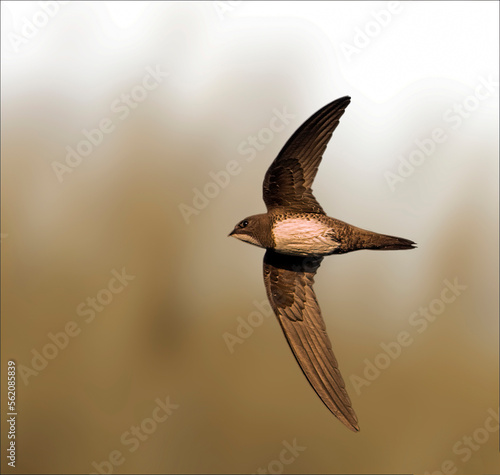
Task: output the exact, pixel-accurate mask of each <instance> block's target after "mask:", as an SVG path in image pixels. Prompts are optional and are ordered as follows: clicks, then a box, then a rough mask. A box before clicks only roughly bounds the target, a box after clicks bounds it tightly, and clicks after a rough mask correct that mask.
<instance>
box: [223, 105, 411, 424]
mask: <svg viewBox="0 0 500 475" xmlns="http://www.w3.org/2000/svg"><path fill="white" fill-rule="evenodd" d="M349 102H350V98H349V97H342V98H340V99H337V100H336V101H333V102H332V103H330V104H328V105H326V106H325V107H323V108H322V109H320V110H319V111H318V112H316V113H315V114H314V115H313V116H312V117H310V118H309V119H308V120H307V121H306V122H305V123H304V124H303V125H302V126H301V127H299V129H298V130H297V131H296V132H295V133H294V134H293V135H292V137H291V138H290V139H289V140H288V141H287V142H286V144H285V145H284V147H283V149H282V150H281V152H280V153H279V155H278V156H277V157H276V159H275V160H274V162H273V163H272V164H271V166H270V167H269V169H268V171H267V173H266V176H265V178H264V184H263V198H264V202H265V204H266V207H267V213H265V214H258V215H254V216H250V217H248V218H245V219H244V220H242V221H240V222H239V223H238V224H237V225H236V226H235V228H234V229H233V231H232V232H231V233H230V236H234V237H235V238H237V239H240V240H242V241H245V242H248V243H250V244H254V245H256V246H259V247H263V248H266V249H267V251H266V254H265V256H264V283H265V287H266V292H267V296H268V298H269V302H270V303H271V306H272V308H273V310H274V313H275V314H276V316H277V318H278V321H279V323H280V325H281V328H282V329H283V332H284V334H285V337H286V339H287V341H288V344H289V345H290V348H291V350H292V352H293V354H294V356H295V358H296V359H297V362H298V363H299V366H300V367H301V369H302V371H303V372H304V374H305V376H306V378H307V379H308V381H309V383H310V384H311V386H312V387H313V388H314V390H315V391H316V393H317V394H318V396H319V397H320V398H321V399H322V401H323V402H324V404H325V405H326V406H327V407H328V409H330V411H331V412H332V413H333V414H334V415H335V416H336V417H338V419H340V421H342V422H343V423H344V424H345V425H346V426H347V427H348V428H349V429H351V430H353V431H358V430H359V426H358V419H357V417H356V414H355V412H354V410H353V408H352V406H351V401H350V399H349V396H348V394H347V391H346V389H345V383H344V380H343V379H342V375H341V374H340V371H339V369H338V364H337V360H336V358H335V356H334V354H333V351H332V347H331V343H330V340H329V338H328V335H327V334H326V327H325V323H324V321H323V318H322V317H321V311H320V308H319V305H318V301H317V299H316V295H315V293H314V290H313V283H314V276H315V274H316V271H317V270H318V268H319V266H320V264H321V261H322V260H323V256H327V255H331V254H340V253H346V252H351V251H356V250H360V249H375V250H395V249H412V248H414V246H415V243H414V242H413V241H410V240H408V239H403V238H398V237H394V236H387V235H384V234H378V233H374V232H371V231H367V230H364V229H361V228H357V227H355V226H352V225H350V224H347V223H344V222H343V221H339V220H338V219H335V218H330V217H329V216H327V215H326V214H325V212H324V211H323V208H322V207H321V206H320V205H319V203H318V202H317V200H316V198H315V197H314V195H313V193H312V188H311V186H312V183H313V180H314V177H315V176H316V173H317V171H318V166H319V163H320V162H321V158H322V156H323V153H324V151H325V149H326V146H327V144H328V141H329V140H330V137H331V135H332V133H333V131H334V130H335V128H336V127H337V125H338V123H339V119H340V117H341V116H342V114H343V113H344V110H345V108H346V107H347V106H348V104H349Z"/></svg>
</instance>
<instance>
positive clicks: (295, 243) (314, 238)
mask: <svg viewBox="0 0 500 475" xmlns="http://www.w3.org/2000/svg"><path fill="white" fill-rule="evenodd" d="M273 233H274V241H275V245H276V247H275V250H276V251H278V252H281V253H283V254H291V255H296V256H309V255H323V256H324V255H327V254H332V253H333V252H335V249H337V248H338V247H339V243H338V242H336V241H335V240H333V238H332V235H331V229H330V227H329V226H328V225H326V224H324V223H321V222H320V221H316V220H313V219H304V218H290V219H285V220H283V221H281V222H279V223H276V224H275V225H274V227H273Z"/></svg>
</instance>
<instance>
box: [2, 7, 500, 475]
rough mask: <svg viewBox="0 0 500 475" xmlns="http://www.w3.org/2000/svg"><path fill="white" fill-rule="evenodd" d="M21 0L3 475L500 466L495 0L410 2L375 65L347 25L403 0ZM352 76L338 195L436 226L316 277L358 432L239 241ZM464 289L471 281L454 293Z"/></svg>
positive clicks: (360, 221) (328, 189)
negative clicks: (308, 373) (342, 417)
mask: <svg viewBox="0 0 500 475" xmlns="http://www.w3.org/2000/svg"><path fill="white" fill-rule="evenodd" d="M17 3H18V2H4V3H3V4H2V143H1V155H2V169H1V172H2V189H1V198H2V205H1V211H2V214H1V232H2V242H1V276H2V281H1V291H2V303H1V313H2V320H1V330H2V349H1V359H2V362H1V364H2V396H1V398H2V399H1V403H2V409H3V411H4V412H3V413H2V423H1V424H2V426H1V427H2V454H3V456H2V472H3V473H66V474H69V473H91V472H95V473H99V472H100V473H110V471H111V470H112V471H113V473H255V472H257V471H258V470H259V469H262V470H266V471H267V472H272V471H274V472H275V473H281V472H283V473H414V474H422V475H423V474H428V473H430V474H435V475H437V474H441V473H447V472H446V470H448V471H449V473H456V474H458V475H469V474H471V475H472V474H478V473H496V472H498V467H500V455H499V453H498V421H495V418H494V415H495V414H496V415H498V23H497V21H496V18H497V17H498V4H497V3H496V2H485V3H482V2H475V3H473V2H471V3H468V2H458V3H457V2H444V3H439V2H438V3H434V2H422V3H419V2H409V3H407V4H406V3H405V4H404V5H403V6H402V7H401V6H400V7H401V8H400V10H398V13H392V14H391V15H392V16H391V17H390V18H391V21H390V23H389V24H387V25H386V26H384V25H381V24H379V29H380V34H377V35H374V36H372V37H369V44H368V46H366V47H363V48H361V49H360V50H359V52H358V53H356V54H354V55H353V56H347V55H346V54H345V53H344V49H345V48H344V49H343V48H342V43H343V42H344V43H349V42H350V44H354V43H353V41H354V40H353V38H354V35H355V34H356V31H357V30H356V28H359V29H360V31H362V32H363V31H365V28H366V27H367V25H368V23H369V22H374V21H377V20H376V19H375V16H374V12H375V13H377V12H378V13H379V14H380V12H381V11H382V10H384V9H387V8H388V7H387V3H385V2H362V3H351V2H347V3H343V2H324V3H323V2H319V3H316V2H313V3H312V4H311V3H307V5H306V4H305V2H292V3H286V4H283V3H282V2H277V3H275V2H262V4H261V2H255V3H254V2H241V3H238V2H142V3H141V2H137V3H134V2H126V3H125V4H124V3H122V2H116V3H118V5H111V4H113V3H115V2H104V3H103V4H97V3H93V2H89V3H86V2H70V3H69V4H66V5H62V4H61V5H59V4H56V3H55V2H54V4H50V2H48V3H49V4H50V5H51V6H50V7H46V9H45V10H44V9H43V8H42V6H41V5H42V4H43V2H42V3H37V2H28V3H26V4H23V6H22V7H20V6H16V5H15V4H17ZM19 3H22V2H19ZM398 8H399V7H398ZM40 11H41V12H44V13H43V14H42V13H39V12H40ZM37 12H38V13H37ZM35 15H38V17H35ZM44 15H45V17H46V18H47V24H46V25H44V18H45V17H44ZM452 15H453V18H454V23H453V25H452V24H450V22H449V21H447V18H450V17H451V16H452ZM377 18H382V17H380V15H379V16H378V17H377ZM430 18H431V19H432V21H428V20H429V19H430ZM24 19H26V20H27V21H28V22H30V23H31V24H34V28H31V29H30V27H29V26H26V25H27V23H26V22H25V21H24ZM380 21H381V20H380ZM33 22H34V23H33ZM37 22H38V23H37ZM37 24H38V25H39V26H38V27H37V26H36V25H37ZM424 25H425V31H426V36H425V38H424V37H422V36H421V35H422V33H421V31H420V30H419V29H424ZM33 32H35V33H33ZM30 34H31V35H32V36H31V37H30V36H29V35H30ZM16 35H17V36H16ZM26 35H27V36H26ZM463 35H465V38H464V37H463ZM464 45H466V46H464ZM495 82H496V86H495ZM481 84H483V86H481ZM484 84H489V85H490V86H489V89H488V87H487V86H485V85H484ZM478 88H479V89H478ZM478 91H479V93H478ZM343 95H350V96H351V97H352V103H351V105H350V106H349V108H348V109H347V111H346V113H345V114H344V116H343V118H342V120H341V123H340V126H339V127H338V128H337V130H336V131H335V133H334V136H333V138H332V140H331V142H330V145H329V147H328V149H327V151H326V154H325V156H324V160H323V163H322V165H321V167H320V171H319V173H318V177H317V180H316V182H315V186H314V191H315V195H316V196H317V198H318V200H319V201H320V203H321V204H322V205H323V207H324V208H325V210H326V211H327V212H328V214H329V215H331V216H334V217H336V218H338V219H342V220H344V221H347V222H349V223H352V224H354V225H357V226H360V227H363V228H367V229H371V230H374V231H378V232H382V233H386V234H393V235H398V236H402V237H406V238H409V239H412V240H414V241H416V242H417V244H418V249H417V250H414V251H411V252H380V253H376V252H369V251H363V252H359V253H352V254H347V255H342V256H332V257H330V258H328V259H325V261H324V262H323V264H322V267H321V269H320V270H319V272H318V274H317V278H316V287H315V289H316V292H317V294H318V298H319V301H320V304H321V307H322V310H323V315H324V319H325V322H326V325H327V329H328V332H329V335H330V337H331V340H332V343H333V347H334V351H335V353H336V356H337V359H338V360H339V364H340V369H341V371H342V374H343V376H344V379H345V381H346V386H347V389H348V391H349V393H350V395H351V399H352V402H353V406H354V408H355V410H356V412H357V415H358V417H359V422H360V427H361V431H360V432H359V433H357V434H354V433H351V432H350V431H348V430H347V429H346V428H345V427H344V426H343V425H342V424H341V423H340V422H339V421H337V420H336V419H335V418H334V417H333V416H332V415H331V414H330V413H329V412H328V410H327V409H326V408H325V407H324V406H323V404H322V403H321V401H320V400H319V399H318V397H317V396H316V395H315V393H314V391H313V390H312V389H311V388H310V387H309V385H308V384H307V381H306V380H305V378H304V377H303V375H302V373H301V372H300V370H299V368H298V366H297V364H296V362H295V360H294V358H293V356H292V354H291V352H290V350H289V348H288V346H287V344H286V341H285V339H284V337H283V335H282V334H281V330H280V328H279V325H278V323H277V321H276V320H275V318H274V316H269V314H268V313H266V311H265V310H262V308H263V307H262V305H263V304H262V302H264V303H265V298H266V297H265V290H264V285H263V282H262V257H263V251H262V250H261V249H257V248H255V247H251V246H246V245H242V244H241V243H240V242H237V241H235V240H234V239H229V238H228V237H227V234H228V233H229V231H230V230H231V229H232V228H233V226H234V224H235V223H236V222H238V220H240V219H242V218H243V217H245V216H247V215H250V214H254V213H258V212H262V211H263V210H264V204H263V202H262V198H261V184H262V180H263V177H264V173H265V171H266V170H267V167H268V166H269V164H270V163H271V161H272V160H273V159H274V157H275V156H276V154H277V153H278V152H279V150H280V148H281V147H282V145H283V144H284V143H285V141H286V140H287V138H288V137H289V136H290V135H291V134H292V133H293V131H294V130H295V129H296V128H297V127H298V126H299V125H300V124H301V123H302V122H303V121H304V120H305V119H307V118H308V117H309V116H310V115H311V114H312V113H313V112H315V111H316V110H317V109H319V108H320V107H321V106H323V105H325V104H326V103H327V102H329V101H331V100H333V99H335V98H337V97H341V96H343ZM280 114H281V116H282V115H283V114H285V115H286V114H288V116H287V117H288V118H285V120H281V122H279V125H280V126H279V127H271V125H272V124H274V125H276V124H278V122H277V120H278V119H276V120H274V121H273V118H274V117H277V116H278V117H280ZM103 121H104V122H103ZM436 128H437V129H440V130H441V131H442V133H443V134H444V137H445V139H443V140H442V141H441V142H434V143H433V144H432V143H431V142H429V140H430V139H431V138H432V137H433V131H434V130H435V129H436ZM419 144H421V146H420V147H419ZM422 144H424V145H422ZM68 147H69V148H68ZM422 147H423V148H422ZM425 147H427V150H431V149H432V151H431V152H430V153H429V154H427V153H426V152H425ZM70 149H71V152H70V151H69V150H70ZM419 151H420V152H419ZM69 153H71V154H72V156H71V157H70V158H69V159H68V158H67V156H68V154H69ZM77 154H78V155H79V157H77V156H76V155H77ZM410 157H412V158H411V160H410ZM403 162H404V163H406V167H407V168H406V169H404V170H403V174H406V176H402V175H399V176H400V178H399V179H398V180H397V181H396V182H393V186H392V188H391V186H390V184H389V181H390V180H389V178H388V176H389V175H387V172H388V171H390V172H391V173H394V174H397V173H399V171H398V167H401V166H402V165H401V164H402V163H403ZM408 163H409V164H410V165H408ZM412 163H413V165H412ZM446 280H447V281H448V283H449V284H451V285H453V284H454V283H455V282H458V284H459V285H461V286H462V287H460V288H459V290H458V291H457V293H456V294H453V295H454V296H455V297H456V298H454V299H453V300H452V301H449V302H447V301H444V300H443V297H442V295H443V291H444V289H445V288H447V284H446V282H445V281H446ZM460 289H461V290H460ZM455 290H456V286H455ZM444 295H446V296H448V297H450V296H451V295H452V294H451V293H450V292H447V293H445V294H444ZM450 300H451V298H450ZM264 308H265V307H264ZM252 312H254V316H253V317H250V320H251V322H253V324H254V326H252V325H250V323H248V322H249V315H250V314H251V313H252ZM255 312H260V314H261V317H262V318H260V317H259V316H258V314H255ZM425 315H427V317H426V316H425ZM252 318H253V320H252ZM242 322H246V325H245V324H242ZM401 332H406V334H407V336H406V337H405V338H406V339H405V338H403V339H402V340H400V341H405V343H406V346H404V345H401V344H400V343H396V342H398V335H400V334H401ZM228 335H230V336H228ZM231 337H236V338H231ZM228 341H231V342H233V343H232V344H228V343H227V342H228ZM384 348H385V349H384ZM387 348H389V350H387ZM391 351H392V353H391ZM381 354H385V355H387V356H380V355H381ZM391 354H392V356H391ZM9 360H13V361H15V362H16V365H17V379H16V383H17V388H16V405H17V406H16V407H17V411H18V415H17V416H16V439H15V440H16V447H17V449H16V468H15V469H14V468H12V467H9V466H8V465H7V463H8V461H9V460H8V459H7V458H6V457H5V453H6V450H7V447H8V444H9V440H8V439H7V437H6V434H7V433H8V432H9V426H8V422H7V416H6V412H7V411H6V408H7V389H6V381H7V373H6V370H7V362H8V361H9ZM158 401H160V402H158ZM162 407H163V408H165V407H166V408H167V409H162ZM164 416H165V417H164ZM167 416H168V417H167ZM468 438H469V439H468ZM468 440H470V441H471V442H470V445H469V442H467V441H468ZM287 444H288V445H287ZM294 444H295V445H294ZM297 446H298V447H300V449H293V447H297ZM287 447H292V449H293V450H292V449H289V448H287ZM283 450H285V451H286V450H288V452H285V453H286V454H287V455H286V458H283V456H282V455H281V454H282V453H283ZM280 456H281V457H282V458H281V459H280ZM284 460H286V462H285V461H284ZM453 470H454V471H453ZM261 473H264V472H261Z"/></svg>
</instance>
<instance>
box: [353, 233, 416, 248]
mask: <svg viewBox="0 0 500 475" xmlns="http://www.w3.org/2000/svg"><path fill="white" fill-rule="evenodd" d="M358 238H359V239H358V240H357V242H356V248H357V249H373V250H384V251H389V250H398V249H414V248H415V247H416V244H415V243H414V242H413V241H410V240H409V239H404V238H400V237H396V236H387V235H385V234H378V233H374V232H371V231H365V230H363V232H361V233H360V234H359V235H358Z"/></svg>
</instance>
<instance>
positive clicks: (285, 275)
mask: <svg viewBox="0 0 500 475" xmlns="http://www.w3.org/2000/svg"><path fill="white" fill-rule="evenodd" d="M322 259H323V258H322V257H305V258H304V257H295V256H286V255H284V254H279V253H276V252H274V251H272V250H267V252H266V254H265V257H264V283H265V285H266V291H267V296H268V298H269V301H270V303H271V306H272V308H273V310H274V312H275V314H276V316H277V317H278V320H279V322H280V325H281V328H282V329H283V332H284V333H285V336H286V339H287V340H288V344H289V345H290V348H291V349H292V352H293V354H294V355H295V358H296V359H297V361H298V363H299V365H300V367H301V368H302V371H303V372H304V374H305V375H306V377H307V379H308V380H309V383H310V384H311V386H312V387H313V388H314V390H315V391H316V393H317V394H318V396H319V397H320V398H321V399H322V400H323V402H324V403H325V405H326V406H327V407H328V409H330V411H332V413H333V414H334V415H335V416H336V417H338V418H339V419H340V420H341V421H342V422H343V423H344V424H345V425H346V426H347V427H348V428H349V429H351V430H353V431H358V430H359V426H358V423H357V421H358V419H357V417H356V414H355V412H354V410H353V408H352V406H351V400H350V399H349V396H348V394H347V391H346V389H345V383H344V380H343V379H342V375H341V374H340V371H339V369H338V364H337V360H336V359H335V356H334V354H333V351H332V346H331V343H330V340H329V338H328V335H327V334H326V327H325V323H324V321H323V319H322V317H321V311H320V308H319V305H318V301H317V300H316V295H315V293H314V290H313V287H312V286H313V283H314V274H315V273H316V271H317V269H318V268H319V266H320V264H321V261H322Z"/></svg>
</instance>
